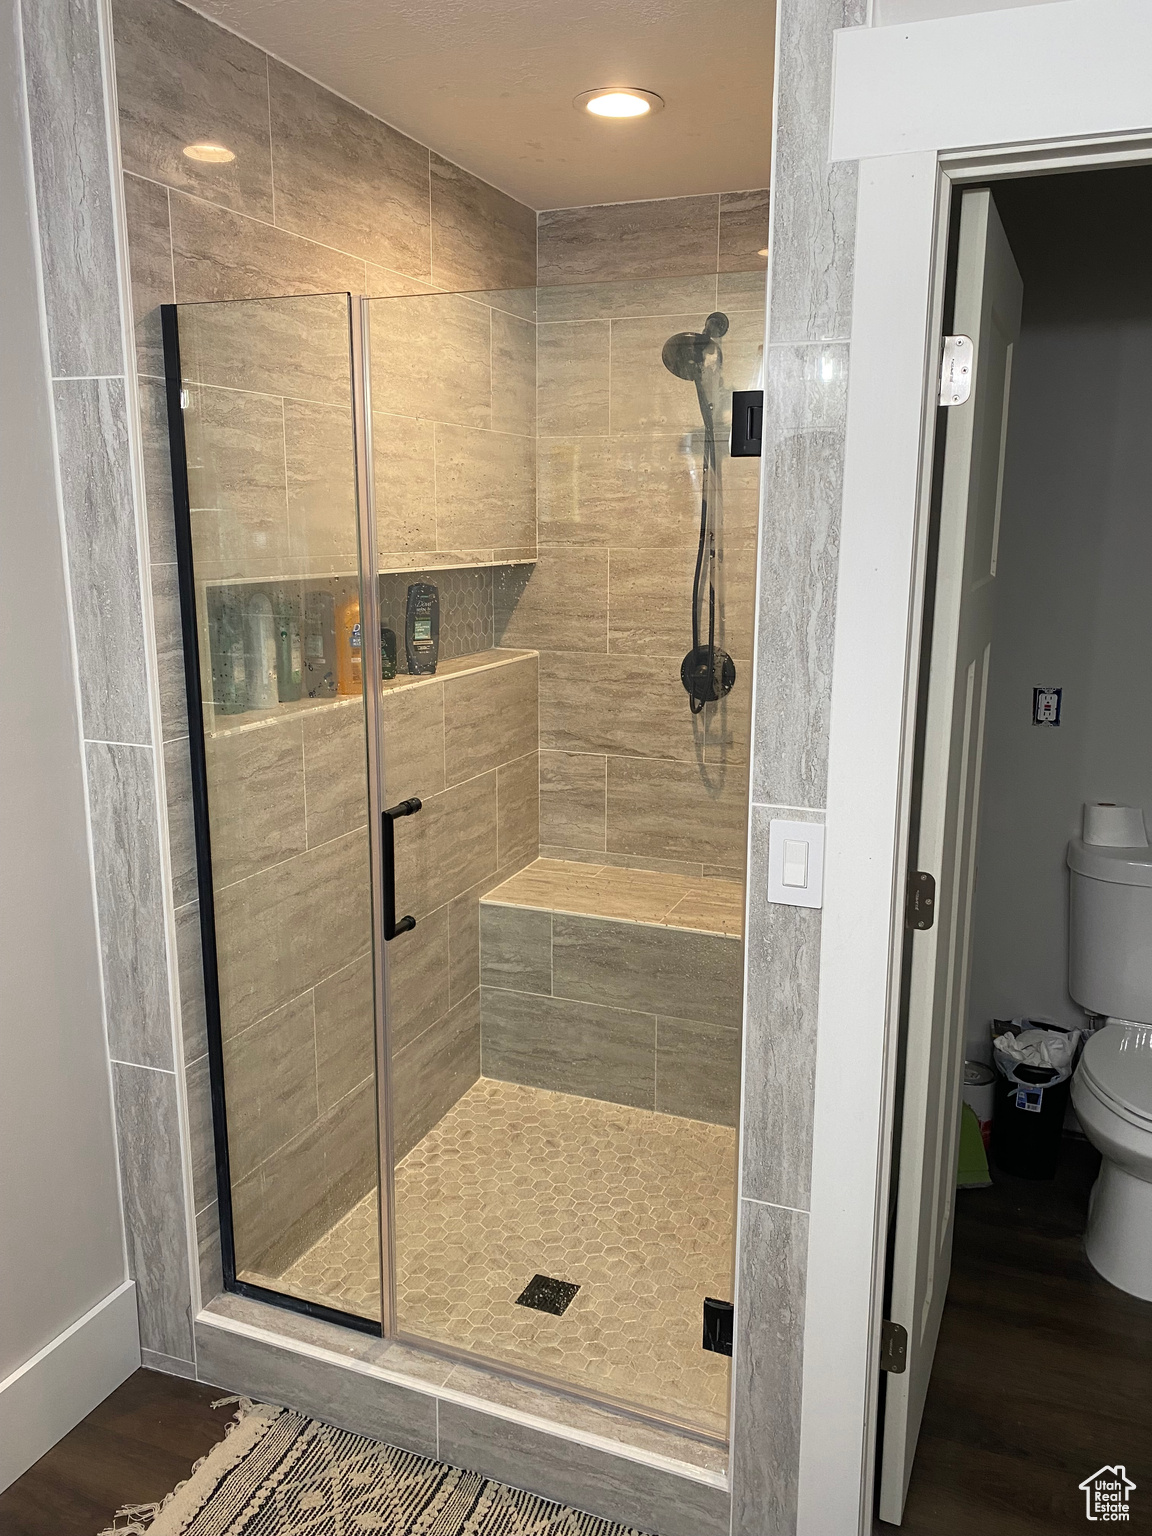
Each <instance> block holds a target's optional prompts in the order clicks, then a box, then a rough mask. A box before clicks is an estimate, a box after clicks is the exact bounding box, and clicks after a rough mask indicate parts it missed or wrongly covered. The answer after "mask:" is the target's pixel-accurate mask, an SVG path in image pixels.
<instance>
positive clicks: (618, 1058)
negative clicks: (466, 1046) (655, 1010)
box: [481, 987, 656, 1109]
mask: <svg viewBox="0 0 1152 1536" xmlns="http://www.w3.org/2000/svg"><path fill="white" fill-rule="evenodd" d="M481 997H482V999H483V1001H482V1021H483V1022H482V1029H481V1033H482V1038H483V1067H484V1076H485V1077H495V1078H498V1079H499V1080H500V1081H502V1082H506V1083H526V1084H527V1085H528V1086H529V1087H532V1088H549V1089H551V1090H552V1091H553V1092H555V1093H579V1094H585V1095H587V1097H589V1098H592V1099H607V1100H609V1102H611V1103H613V1104H633V1105H636V1106H637V1107H638V1108H641V1109H652V1108H653V1106H654V1104H655V1101H656V1088H655V1072H656V1052H655V1043H656V1020H655V1018H654V1017H653V1016H652V1015H651V1014H647V1013H633V1012H626V1011H625V1010H623V1009H618V1008H601V1007H597V1006H596V1005H595V1004H591V1003H582V1002H568V1001H561V1000H560V999H558V998H552V997H540V996H537V995H536V994H534V993H529V992H510V991H503V990H501V989H500V988H498V987H483V988H482V989H481Z"/></svg>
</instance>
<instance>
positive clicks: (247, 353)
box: [163, 272, 764, 1440]
mask: <svg viewBox="0 0 1152 1536" xmlns="http://www.w3.org/2000/svg"><path fill="white" fill-rule="evenodd" d="M763 285H764V278H763V273H762V272H758V273H751V274H724V275H721V276H720V277H716V276H715V275H713V276H707V277H701V278H699V279H691V280H687V279H678V280H676V281H675V282H667V283H663V284H662V283H659V282H652V283H627V284H589V285H584V286H579V287H575V286H574V287H569V288H555V289H536V290H523V291H515V292H507V291H504V292H501V293H491V294H426V295H419V296H415V297H401V298H383V299H366V298H356V297H350V296H349V295H346V294H335V295H332V294H328V295H310V296H304V297H297V298H281V299H260V300H243V301H233V302H229V303H206V304H190V305H175V306H167V307H166V308H165V310H164V314H163V324H164V334H165V349H166V367H167V393H168V405H169V425H170V435H171V444H172V463H173V482H174V502H175V508H176V534H177V551H178V559H179V570H180V591H181V609H182V624H183V633H184V650H185V674H186V682H187V688H188V697H189V720H190V736H191V757H192V773H193V802H194V810H195V817H196V840H197V861H198V889H199V898H200V923H201V937H202V946H203V956H204V973H205V984H206V1000H207V1013H208V1031H209V1061H210V1069H211V1075H212V1101H213V1113H214V1137H215V1151H216V1164H217V1180H218V1188H219V1199H220V1213H221V1235H222V1252H223V1260H224V1273H225V1284H226V1287H227V1288H229V1289H233V1290H237V1291H240V1292H242V1293H244V1294H248V1295H251V1296H255V1297H257V1298H259V1299H263V1300H267V1301H271V1302H275V1303H277V1304H279V1305H283V1306H288V1307H292V1308H295V1309H297V1310H302V1311H305V1312H309V1313H312V1314H313V1315H317V1316H320V1317H323V1318H326V1319H328V1320H330V1321H335V1322H339V1323H342V1324H344V1325H346V1326H349V1327H354V1328H358V1329H361V1330H364V1331H367V1332H371V1333H376V1334H383V1335H385V1336H387V1337H394V1338H400V1339H403V1340H405V1341H406V1342H409V1343H410V1344H412V1346H413V1347H415V1348H422V1349H428V1350H431V1351H433V1352H435V1353H438V1354H440V1355H448V1356H450V1357H452V1358H454V1359H457V1360H458V1361H459V1362H461V1363H462V1364H470V1365H473V1366H477V1367H480V1368H483V1369H489V1370H495V1371H499V1372H503V1373H505V1374H508V1375H511V1376H514V1377H517V1378H520V1379H523V1380H527V1381H531V1382H537V1383H541V1384H544V1385H552V1386H555V1387H557V1388H559V1389H560V1390H562V1391H563V1392H566V1393H568V1394H573V1393H575V1394H576V1395H580V1396H586V1397H588V1398H591V1399H594V1400H595V1401H597V1402H600V1403H603V1404H607V1405H609V1406H615V1407H618V1408H620V1409H621V1410H623V1411H627V1412H629V1413H632V1414H639V1415H641V1416H645V1417H649V1418H652V1419H653V1420H656V1421H659V1422H661V1423H669V1424H674V1425H677V1426H680V1427H684V1428H687V1429H689V1430H690V1431H691V1432H693V1433H695V1434H697V1435H699V1436H702V1437H704V1438H706V1439H715V1440H723V1439H724V1437H725V1434H726V1423H727V1399H728V1361H727V1359H726V1358H724V1357H723V1356H722V1355H720V1354H717V1353H715V1352H713V1351H709V1350H706V1349H703V1348H702V1347H701V1340H702V1332H703V1329H702V1316H703V1313H702V1309H703V1303H704V1298H705V1297H706V1296H707V1297H718V1298H721V1299H724V1298H728V1299H730V1298H731V1295H732V1224H733V1211H734V1205H735V1158H736V1131H735V1126H736V1122H737V1105H738V1101H739V1080H740V1033H741V1031H740V1023H741V1018H740V1009H741V990H742V974H741V964H742V961H741V955H742V940H741V933H742V920H743V878H744V867H743V863H744V842H745V825H746V813H747V783H746V781H747V762H748V739H749V729H750V681H751V638H752V600H753V599H752V594H753V591H754V586H755V538H756V525H757V511H758V499H759V497H758V488H759V474H758V461H755V460H748V459H744V460H729V459H728V457H727V443H728V435H727V434H728V425H729V417H730V407H731V395H732V391H733V390H742V389H751V388H758V387H761V386H762V377H761V374H762V366H761V358H762V338H763V302H764V300H763ZM689 300H691V301H692V302H691V303H689ZM697 301H698V302H697ZM718 316H720V317H721V318H723V319H724V320H725V321H727V326H726V327H725V328H724V329H723V330H721V329H720V327H719V325H718V323H717V317H718ZM682 333H683V334H682ZM685 335H686V336H687V337H688V338H689V339H691V337H692V336H695V337H696V338H697V341H698V343H699V347H700V349H701V355H700V365H701V366H700V367H698V368H696V370H695V373H693V363H692V358H691V357H689V358H688V361H687V363H685V362H684V359H683V357H679V358H678V366H677V368H675V369H673V368H672V367H671V366H670V365H668V364H666V362H665V361H664V360H662V350H663V349H664V345H665V342H667V341H669V338H671V339H672V340H673V341H675V340H677V339H679V340H680V341H681V342H683V341H684V336H685ZM669 344H671V342H669ZM681 350H682V351H683V348H682V349H681ZM433 596H434V602H433V601H432V597H433ZM433 615H434V616H435V635H434V636H433ZM420 626H425V628H421V627H420ZM433 638H435V640H436V642H437V643H436V645H435V648H434V654H433V648H432V641H433ZM686 652H689V654H690V655H695V656H696V658H697V661H696V666H697V674H698V675H697V676H696V677H695V679H694V680H693V679H689V681H688V682H685V681H683V680H682V666H681V664H682V662H684V663H685V664H686V657H685V653H686ZM719 658H722V660H721V659H719ZM701 668H702V669H703V670H701ZM704 672H707V674H708V675H707V676H706V677H705V676H704V675H703V673H704ZM690 684H691V686H690ZM402 918H403V919H407V918H411V919H413V921H412V922H411V923H406V922H402V921H400V919H402ZM390 935H391V936H390ZM536 1276H543V1277H545V1280H548V1281H555V1282H559V1283H560V1284H559V1286H558V1287H552V1288H551V1289H550V1288H549V1287H548V1286H546V1285H545V1286H544V1288H543V1290H544V1293H545V1294H560V1293H562V1294H564V1295H565V1296H566V1297H569V1298H570V1299H569V1300H568V1303H567V1305H566V1306H565V1307H564V1308H563V1310H562V1312H560V1313H558V1314H557V1313H555V1312H551V1311H547V1310H543V1311H542V1310H540V1308H539V1307H537V1306H533V1305H531V1304H530V1303H529V1302H526V1301H524V1300H523V1298H524V1297H525V1296H526V1295H530V1294H534V1293H533V1292H532V1287H531V1284H530V1282H532V1281H533V1279H534V1277H536ZM573 1287H574V1288H575V1289H573ZM537 1289H539V1287H538V1288H537Z"/></svg>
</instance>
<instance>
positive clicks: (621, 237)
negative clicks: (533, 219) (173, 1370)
mask: <svg viewBox="0 0 1152 1536" xmlns="http://www.w3.org/2000/svg"><path fill="white" fill-rule="evenodd" d="M717 223H718V199H717V198H715V197H666V198H659V199H656V200H654V201H651V202H639V203H605V204H600V205H598V206H593V207H587V208H559V209H555V210H552V211H549V212H546V213H542V214H540V216H539V219H538V220H537V240H538V246H537V281H538V282H539V283H540V284H541V286H542V287H546V286H548V285H550V284H555V283H591V282H612V281H618V280H620V279H629V278H631V279H635V278H654V277H679V276H681V275H692V274H696V273H704V272H715V270H716V231H717Z"/></svg>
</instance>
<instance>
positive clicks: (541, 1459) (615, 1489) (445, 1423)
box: [439, 1402, 729, 1536]
mask: <svg viewBox="0 0 1152 1536" xmlns="http://www.w3.org/2000/svg"><path fill="white" fill-rule="evenodd" d="M439 1424H440V1435H439V1447H440V1449H439V1454H440V1456H441V1457H442V1458H443V1459H444V1460H445V1461H447V1462H449V1463H450V1464H451V1465H453V1466H458V1467H472V1468H474V1469H475V1470H476V1471H478V1472H482V1473H484V1475H485V1476H487V1477H494V1478H497V1479H498V1480H499V1481H501V1482H505V1483H511V1484H513V1485H514V1486H517V1487H524V1486H527V1487H528V1488H529V1489H531V1490H532V1491H533V1492H535V1493H542V1494H544V1495H545V1496H546V1497H547V1498H550V1499H563V1500H564V1501H565V1502H567V1503H569V1504H573V1505H575V1506H576V1508H578V1509H586V1510H590V1511H592V1512H593V1513H594V1514H598V1515H601V1516H603V1517H604V1518H606V1519H609V1520H619V1521H624V1522H626V1523H627V1524H629V1525H635V1526H637V1527H639V1528H640V1529H641V1530H658V1531H660V1533H661V1536H727V1531H728V1511H729V1501H728V1494H727V1492H726V1491H725V1490H724V1489H722V1488H718V1487H716V1486H715V1484H714V1483H713V1482H702V1481H697V1480H696V1479H694V1478H691V1477H683V1476H680V1475H678V1474H676V1473H675V1472H671V1471H669V1470H667V1469H666V1468H665V1467H654V1466H650V1465H649V1464H648V1463H647V1462H643V1461H636V1460H633V1459H632V1458H631V1457H628V1456H614V1455H612V1454H611V1453H606V1452H605V1451H604V1450H602V1449H601V1448H600V1447H599V1446H597V1447H593V1446H590V1445H584V1444H582V1443H580V1442H578V1441H574V1440H567V1439H565V1438H563V1437H562V1436H559V1435H552V1434H548V1433H547V1432H546V1431H544V1430H540V1429H536V1428H534V1427H531V1426H529V1425H526V1424H521V1423H519V1422H517V1421H516V1420H514V1419H506V1418H496V1417H495V1416H493V1415H491V1414H487V1413H484V1412H483V1411H481V1410H477V1409H475V1408H470V1407H466V1406H465V1405H463V1404H461V1403H450V1402H443V1403H441V1404H440V1420H439Z"/></svg>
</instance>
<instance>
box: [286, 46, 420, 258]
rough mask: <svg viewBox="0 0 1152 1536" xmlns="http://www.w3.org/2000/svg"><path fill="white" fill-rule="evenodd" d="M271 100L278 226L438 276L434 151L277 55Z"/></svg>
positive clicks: (357, 252)
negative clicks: (432, 213)
mask: <svg viewBox="0 0 1152 1536" xmlns="http://www.w3.org/2000/svg"><path fill="white" fill-rule="evenodd" d="M268 94H269V115H270V118H271V125H272V153H273V160H274V164H275V185H276V223H277V224H278V225H279V226H280V227H281V228H282V229H290V230H292V231H294V232H295V233H296V234H298V235H306V236H307V237H308V238H309V239H311V240H318V241H320V242H322V243H323V244H330V245H334V246H336V247H337V248H338V249H340V250H342V251H347V252H349V254H351V255H354V256H361V257H363V258H364V260H365V261H371V262H374V263H375V264H376V265H378V266H381V267H388V268H389V269H391V270H392V271H394V272H403V273H405V274H406V275H407V276H409V277H416V278H422V279H425V280H427V279H429V278H430V276H431V257H430V249H431V227H430V218H429V211H428V201H429V193H430V176H429V169H428V151H427V150H426V149H424V148H423V147H422V146H421V145H420V144H416V143H414V142H413V141H412V140H411V139H409V138H407V137H406V136H405V135H404V134H402V133H397V132H396V130H395V129H394V128H390V127H389V126H388V124H387V123H385V122H381V121H380V120H379V118H374V117H368V116H366V115H365V114H364V113H362V112H357V111H356V109H355V108H354V107H353V106H351V105H350V104H349V103H348V102H347V101H342V100H341V99H340V97H339V96H334V95H333V94H332V93H331V92H330V91H326V90H325V89H324V88H323V86H320V85H317V84H316V83H315V81H314V80H309V79H306V78H305V77H304V76H303V75H300V74H297V73H296V71H295V70H292V69H286V68H285V67H284V65H283V64H280V63H278V62H277V61H276V60H275V59H270V60H269V61H268Z"/></svg>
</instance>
